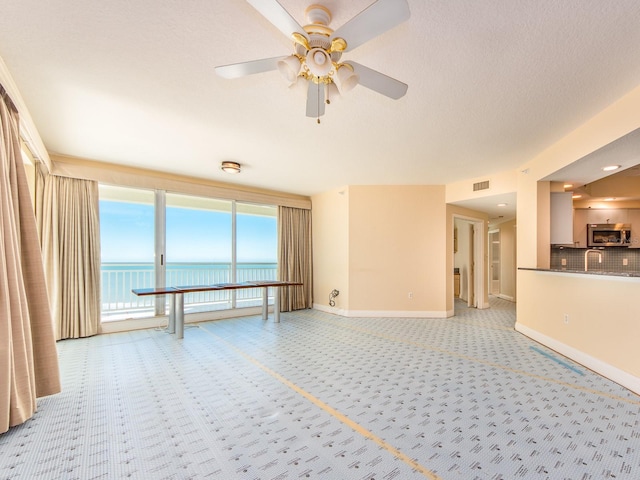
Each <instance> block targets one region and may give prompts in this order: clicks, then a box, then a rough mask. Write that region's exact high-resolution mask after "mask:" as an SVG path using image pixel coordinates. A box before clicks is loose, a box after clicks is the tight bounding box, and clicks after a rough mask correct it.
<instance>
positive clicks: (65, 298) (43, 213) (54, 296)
mask: <svg viewBox="0 0 640 480" xmlns="http://www.w3.org/2000/svg"><path fill="white" fill-rule="evenodd" d="M38 183H42V181H40V182H36V184H38ZM37 190H38V191H39V193H41V194H42V199H41V200H37V201H36V203H37V204H38V208H37V211H38V214H39V219H38V220H39V226H40V231H41V243H42V253H43V256H44V264H45V271H46V277H47V283H48V285H49V297H50V299H51V308H52V310H53V318H54V324H55V327H56V338H57V339H58V340H60V339H64V338H80V337H89V336H91V335H95V334H97V333H99V332H100V219H99V214H98V184H97V182H94V181H91V180H78V179H75V178H67V177H59V176H56V175H44V188H42V189H38V188H37Z"/></svg>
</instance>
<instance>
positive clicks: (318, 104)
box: [307, 80, 325, 118]
mask: <svg viewBox="0 0 640 480" xmlns="http://www.w3.org/2000/svg"><path fill="white" fill-rule="evenodd" d="M324 106H325V103H324V85H320V84H318V83H316V82H314V81H312V80H309V89H308V90H307V117H312V118H317V117H321V116H322V115H324Z"/></svg>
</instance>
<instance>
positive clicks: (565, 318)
mask: <svg viewBox="0 0 640 480" xmlns="http://www.w3.org/2000/svg"><path fill="white" fill-rule="evenodd" d="M564 323H566V324H568V323H569V314H568V313H565V314H564Z"/></svg>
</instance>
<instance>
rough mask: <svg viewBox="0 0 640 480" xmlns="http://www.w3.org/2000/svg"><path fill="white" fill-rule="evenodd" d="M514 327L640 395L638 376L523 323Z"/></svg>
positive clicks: (639, 379)
mask: <svg viewBox="0 0 640 480" xmlns="http://www.w3.org/2000/svg"><path fill="white" fill-rule="evenodd" d="M515 329H516V331H518V332H520V333H522V334H523V335H525V336H527V337H529V338H531V339H532V340H535V341H536V342H538V343H541V344H542V345H544V346H545V347H548V348H550V349H551V350H554V351H556V352H558V353H560V354H562V355H564V356H565V357H567V358H570V359H571V360H573V361H575V362H577V363H579V364H580V365H583V366H585V367H586V368H588V369H590V370H593V371H594V372H596V373H599V374H600V375H602V376H603V377H605V378H608V379H609V380H611V381H612V382H616V383H617V384H618V385H622V386H623V387H625V388H628V389H629V390H631V391H632V392H634V393H636V394H638V395H640V378H638V377H636V376H634V375H631V374H630V373H627V372H625V371H624V370H620V369H619V368H617V367H614V366H613V365H609V364H608V363H606V362H603V361H602V360H600V359H597V358H595V357H592V356H591V355H588V354H586V353H584V352H582V351H580V350H578V349H576V348H573V347H571V346H569V345H566V344H564V343H562V342H559V341H557V340H555V339H553V338H551V337H548V336H546V335H544V334H542V333H540V332H538V331H536V330H533V329H532V328H529V327H527V326H525V325H522V324H519V323H516V325H515Z"/></svg>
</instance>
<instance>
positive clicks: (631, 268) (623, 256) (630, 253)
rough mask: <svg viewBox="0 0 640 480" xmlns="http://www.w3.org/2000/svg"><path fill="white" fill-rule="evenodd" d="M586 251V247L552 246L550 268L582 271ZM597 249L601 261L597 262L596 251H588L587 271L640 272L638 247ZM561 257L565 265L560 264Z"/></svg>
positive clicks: (639, 249) (639, 250)
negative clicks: (600, 255)
mask: <svg viewBox="0 0 640 480" xmlns="http://www.w3.org/2000/svg"><path fill="white" fill-rule="evenodd" d="M586 251H587V249H586V248H561V247H554V248H552V249H551V268H553V269H560V270H581V271H582V270H584V254H585V252H586ZM599 251H600V252H601V253H602V263H599V262H598V255H597V254H596V253H589V256H588V261H589V271H593V272H623V273H640V248H620V247H610V248H604V249H602V250H599ZM563 259H564V260H565V263H566V265H563V264H562V260H563ZM625 260H626V263H627V264H626V265H625Z"/></svg>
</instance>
